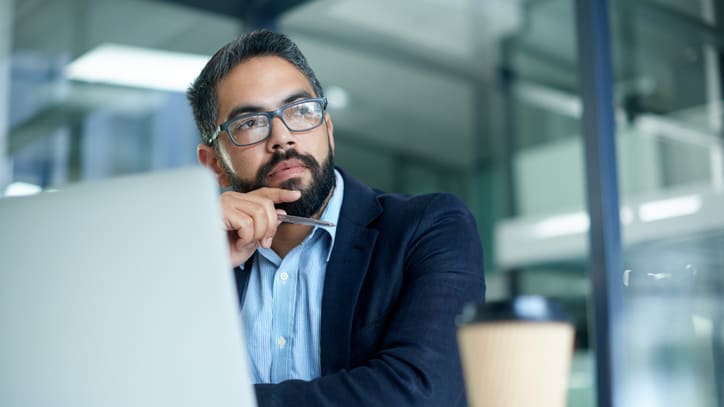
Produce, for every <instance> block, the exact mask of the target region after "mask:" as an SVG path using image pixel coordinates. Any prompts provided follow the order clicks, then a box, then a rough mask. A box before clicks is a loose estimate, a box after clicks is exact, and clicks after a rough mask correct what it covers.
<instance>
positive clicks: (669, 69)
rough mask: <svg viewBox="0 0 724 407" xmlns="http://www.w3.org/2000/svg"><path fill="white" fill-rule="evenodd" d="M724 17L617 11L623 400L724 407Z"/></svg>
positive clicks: (680, 9) (697, 8)
mask: <svg viewBox="0 0 724 407" xmlns="http://www.w3.org/2000/svg"><path fill="white" fill-rule="evenodd" d="M723 12H724V10H722V5H721V2H714V1H709V0H702V1H693V2H692V1H683V0H681V1H633V2H612V4H611V16H612V21H614V23H613V24H612V37H613V38H612V40H613V41H612V44H613V51H614V56H615V59H616V61H617V62H616V71H617V74H616V79H615V90H616V100H617V106H618V116H619V117H618V125H617V132H618V142H619V163H618V169H619V178H620V184H621V200H622V202H621V207H622V218H623V225H624V227H623V241H624V268H625V270H622V274H621V284H623V285H624V286H625V290H624V299H623V300H624V303H623V316H622V321H620V323H621V324H622V330H621V332H622V333H623V335H624V336H625V338H626V339H625V340H624V342H623V344H624V347H623V349H619V350H618V351H619V352H621V360H623V361H625V362H624V364H623V365H622V366H620V369H619V371H616V372H615V375H616V376H617V377H618V380H617V383H618V384H619V387H620V390H621V393H622V394H621V395H622V397H623V400H624V401H625V405H656V406H669V405H670V406H674V405H696V406H702V407H705V406H721V405H722V404H723V403H724V398H722V389H724V376H723V369H724V352H723V351H724V341H723V339H722V338H724V325H723V322H724V311H722V310H724V250H722V247H724V246H723V244H724V209H723V208H724V182H723V179H724V165H723V164H722V163H723V160H722V157H723V155H722V152H723V151H724V150H723V146H724V138H722V72H723V71H722V66H721V61H722V59H721V55H722V50H724V41H723V40H722V38H724V37H723V36H722V32H723V31H722V29H723V27H724V25H722V21H721V18H722V16H724V14H722V13H723ZM624 211H625V212H624ZM624 214H625V216H623V215H624Z"/></svg>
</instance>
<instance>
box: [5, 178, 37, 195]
mask: <svg viewBox="0 0 724 407" xmlns="http://www.w3.org/2000/svg"><path fill="white" fill-rule="evenodd" d="M42 190H43V188H41V187H40V186H39V185H35V184H31V183H28V182H20V181H18V182H13V183H11V184H10V185H8V186H7V187H5V197H11V196H26V195H33V194H37V193H38V192H40V191H42Z"/></svg>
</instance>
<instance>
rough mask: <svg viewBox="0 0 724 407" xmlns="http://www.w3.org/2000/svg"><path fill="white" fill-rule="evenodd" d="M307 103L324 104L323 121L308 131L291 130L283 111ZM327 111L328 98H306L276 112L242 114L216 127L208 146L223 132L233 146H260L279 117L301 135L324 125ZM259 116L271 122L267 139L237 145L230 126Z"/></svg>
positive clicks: (280, 107) (269, 134)
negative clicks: (273, 122) (247, 118)
mask: <svg viewBox="0 0 724 407" xmlns="http://www.w3.org/2000/svg"><path fill="white" fill-rule="evenodd" d="M307 102H319V103H321V104H322V120H320V121H319V124H317V125H316V126H314V127H310V128H308V129H305V130H292V129H290V128H289V125H288V124H287V122H286V120H284V116H283V115H282V111H284V110H286V109H288V108H290V107H292V106H296V105H301V104H302V103H307ZM326 111H327V98H326V97H321V98H306V99H300V100H295V101H294V102H290V103H287V104H284V105H281V106H279V108H278V109H276V110H271V111H268V112H249V113H244V114H240V115H239V116H236V117H233V118H231V119H229V120H227V121H225V122H224V123H221V124H220V125H218V126H217V127H216V130H214V134H212V135H211V137H210V138H209V140H208V144H209V145H212V144H214V142H215V141H216V140H217V139H218V138H219V134H221V132H222V131H225V132H226V134H227V135H229V140H231V142H232V144H234V145H235V146H237V147H248V146H253V145H254V144H259V143H261V142H263V141H265V140H267V139H268V138H269V137H270V136H271V130H272V120H274V118H275V117H278V118H279V120H281V122H282V123H283V124H284V127H286V128H287V130H289V131H291V132H293V133H299V132H303V131H309V130H313V129H316V128H317V127H319V126H321V125H322V123H324V112H326ZM258 115H261V116H266V118H267V120H269V131H268V132H267V135H266V137H264V138H262V139H260V140H258V141H255V142H253V143H249V144H239V143H237V142H236V140H235V139H234V136H232V135H231V132H230V131H229V126H230V125H231V124H232V123H234V122H237V121H239V120H241V119H244V118H246V117H251V116H258Z"/></svg>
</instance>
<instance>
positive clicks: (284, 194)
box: [250, 187, 302, 203]
mask: <svg viewBox="0 0 724 407" xmlns="http://www.w3.org/2000/svg"><path fill="white" fill-rule="evenodd" d="M250 194H256V195H259V196H263V197H265V198H267V199H270V200H271V201H272V202H274V203H281V202H294V201H296V200H298V199H299V198H301V197H302V193H301V192H300V191H297V190H294V189H281V188H269V187H265V188H259V189H257V190H255V191H252V192H251V193H250Z"/></svg>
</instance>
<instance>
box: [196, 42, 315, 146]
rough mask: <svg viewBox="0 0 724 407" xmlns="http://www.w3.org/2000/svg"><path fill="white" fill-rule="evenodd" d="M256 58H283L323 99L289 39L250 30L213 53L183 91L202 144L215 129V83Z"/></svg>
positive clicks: (309, 69) (298, 51)
mask: <svg viewBox="0 0 724 407" xmlns="http://www.w3.org/2000/svg"><path fill="white" fill-rule="evenodd" d="M260 56H277V57H280V58H284V59H285V60H287V61H288V62H289V63H290V64H292V65H294V66H295V67H296V68H297V69H299V71H300V72H301V73H303V74H304V76H306V77H307V79H308V80H309V83H310V84H311V85H312V88H313V89H314V93H316V96H317V97H323V96H324V93H323V91H322V85H320V84H319V80H317V76H316V75H314V71H312V68H311V67H310V66H309V64H308V63H307V59H306V58H305V57H304V54H302V51H300V50H299V48H298V47H297V45H296V44H295V43H294V42H292V40H290V39H289V38H288V37H287V36H286V35H284V34H279V33H276V32H272V31H268V30H258V31H252V32H250V33H248V34H246V35H244V36H242V37H239V38H237V39H235V40H233V41H231V42H229V43H228V44H226V45H224V46H223V47H222V48H221V49H220V50H218V51H216V54H214V56H213V57H211V59H210V60H209V62H208V63H206V66H205V67H204V69H203V70H202V71H201V73H200V74H199V76H198V78H196V80H195V81H194V83H193V84H192V85H191V86H190V87H189V89H188V91H187V92H186V97H187V98H188V100H189V102H190V103H191V108H192V109H193V112H194V120H196V126H197V127H198V128H199V132H200V133H201V141H202V142H204V143H207V142H208V140H209V139H210V138H211V135H212V134H213V132H214V130H215V128H216V116H217V114H218V112H217V110H216V86H217V85H218V83H219V81H220V80H221V79H222V78H224V76H226V74H228V73H229V71H231V70H232V69H233V68H234V67H235V66H237V65H239V64H240V63H242V62H245V61H247V60H249V59H251V58H253V57H260Z"/></svg>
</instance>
